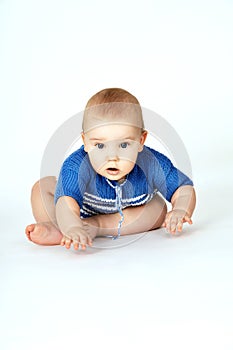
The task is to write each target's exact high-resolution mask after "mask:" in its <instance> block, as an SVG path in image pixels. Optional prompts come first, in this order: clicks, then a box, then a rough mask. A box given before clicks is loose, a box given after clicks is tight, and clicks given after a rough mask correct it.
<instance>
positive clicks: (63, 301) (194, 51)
mask: <svg viewBox="0 0 233 350" xmlns="http://www.w3.org/2000/svg"><path fill="white" fill-rule="evenodd" d="M114 5H115V6H114ZM114 5H113V3H112V4H111V5H110V3H109V1H106V0H99V1H94V0H85V1H73V0H67V1H56V0H49V1H48V0H40V1H39V2H38V1H31V0H21V1H17V0H9V1H0V27H1V30H0V48H1V54H0V76H1V79H0V96H1V104H0V116H1V128H0V132H1V135H0V136H1V137H0V142H1V172H0V177H1V178H0V185H1V202H0V206H1V207H0V216H1V220H0V232H1V244H0V281H1V287H0V349H1V350H32V349H33V350H64V349H65V350H66V349H67V350H68V349H69V350H73V349H74V350H76V349H80V350H86V349H88V350H89V349H92V348H94V349H101V350H107V349H111V350H119V349H123V350H125V349H130V350H131V349H140V350H141V349H145V350H171V349H174V350H209V349H211V350H233V225H232V198H233V186H232V178H233V171H232V170H233V167H232V154H233V148H232V145H233V144H232V129H233V122H232V120H233V119H232V115H233V108H232V107H233V105H232V101H233V95H232V92H233V69H232V62H233V41H232V36H233V25H232V23H233V22H232V14H233V3H232V2H231V1H227V0H225V1H221V0H215V1H212V0H196V1H184V0H176V1H173V0H163V1H162V0H156V1H154V0H153V1H150V0H146V1H137V0H135V1H130V0H127V1H125V0H118V1H117V2H116V4H114ZM113 86H116V87H122V88H125V89H127V90H129V91H130V92H132V93H133V94H134V95H135V96H137V97H138V98H139V101H140V102H141V104H142V106H144V107H146V108H148V109H150V110H153V111H155V112H156V113H158V114H160V115H161V116H162V117H164V118H165V119H166V120H167V121H168V122H169V123H170V124H171V125H172V126H173V127H174V129H175V130H176V131H177V133H178V134H179V135H180V136H181V138H182V140H183V142H184V144H185V146H186V147H187V151H188V153H189V156H190V160H191V163H192V167H193V173H194V183H195V187H196V190H197V198H198V201H197V208H196V211H195V214H194V217H193V221H194V224H193V226H192V227H188V226H185V229H184V232H183V234H182V235H180V236H179V237H170V236H169V235H168V234H166V233H165V232H164V230H162V229H160V230H158V231H155V232H150V233H148V234H146V235H144V236H143V237H141V239H138V240H136V241H135V242H134V243H132V244H127V245H125V246H123V247H121V248H118V249H100V248H99V249H97V248H92V249H88V250H87V251H86V252H75V251H73V250H70V251H67V250H66V249H65V248H62V247H41V246H36V245H34V244H32V243H30V242H29V241H27V240H26V238H25V235H24V228H25V226H26V225H27V224H28V223H31V222H33V217H32V214H31V210H30V202H29V196H30V188H31V186H32V184H33V182H34V181H36V180H37V179H38V178H39V174H40V166H41V158H42V155H43V151H44V149H45V147H46V146H47V144H48V141H49V140H50V138H51V137H52V135H53V134H54V132H55V131H56V130H57V129H58V128H59V127H60V126H61V125H62V124H63V123H64V122H65V121H66V120H67V119H68V118H70V117H72V116H73V115H74V114H76V113H78V112H80V111H82V110H83V108H84V106H85V104H86V102H87V100H88V99H89V98H90V97H91V95H93V94H94V93H96V92H97V91H99V90H101V89H103V88H107V87H113ZM151 124H152V123H151ZM146 127H147V129H148V130H149V131H153V132H154V134H156V132H157V130H153V128H152V125H150V123H149V125H146ZM155 129H156V128H155ZM158 136H159V135H158ZM61 141H62V140H61ZM61 144H62V143H61ZM51 175H53V174H51ZM109 242H110V241H108V243H106V244H109ZM96 244H97V243H96ZM98 244H99V245H100V244H103V242H102V241H98Z"/></svg>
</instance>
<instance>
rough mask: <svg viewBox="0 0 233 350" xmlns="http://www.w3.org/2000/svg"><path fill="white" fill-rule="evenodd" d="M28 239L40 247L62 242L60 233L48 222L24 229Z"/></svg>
mask: <svg viewBox="0 0 233 350" xmlns="http://www.w3.org/2000/svg"><path fill="white" fill-rule="evenodd" d="M25 233H26V236H27V237H28V239H29V240H30V241H32V242H34V243H36V244H40V245H58V244H60V242H61V240H62V237H63V236H62V233H61V232H60V231H59V230H58V228H56V226H54V225H53V224H51V223H50V222H42V223H38V224H31V225H28V226H27V227H26V229H25Z"/></svg>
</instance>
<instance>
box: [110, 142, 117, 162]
mask: <svg viewBox="0 0 233 350" xmlns="http://www.w3.org/2000/svg"><path fill="white" fill-rule="evenodd" d="M107 148H108V150H107V159H108V160H118V159H119V154H118V153H119V149H118V147H117V145H114V144H109V145H108V147H107Z"/></svg>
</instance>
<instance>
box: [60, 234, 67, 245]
mask: <svg viewBox="0 0 233 350" xmlns="http://www.w3.org/2000/svg"><path fill="white" fill-rule="evenodd" d="M65 244H66V237H65V236H63V237H62V240H61V242H60V245H62V246H64V245H65Z"/></svg>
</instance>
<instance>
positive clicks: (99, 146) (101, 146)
mask: <svg viewBox="0 0 233 350" xmlns="http://www.w3.org/2000/svg"><path fill="white" fill-rule="evenodd" d="M96 146H97V147H98V149H103V148H104V144H103V143H97V144H96Z"/></svg>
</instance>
